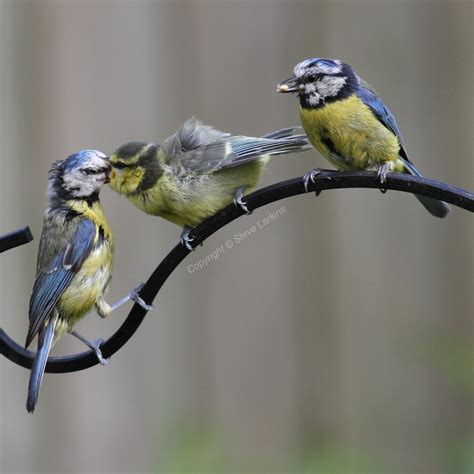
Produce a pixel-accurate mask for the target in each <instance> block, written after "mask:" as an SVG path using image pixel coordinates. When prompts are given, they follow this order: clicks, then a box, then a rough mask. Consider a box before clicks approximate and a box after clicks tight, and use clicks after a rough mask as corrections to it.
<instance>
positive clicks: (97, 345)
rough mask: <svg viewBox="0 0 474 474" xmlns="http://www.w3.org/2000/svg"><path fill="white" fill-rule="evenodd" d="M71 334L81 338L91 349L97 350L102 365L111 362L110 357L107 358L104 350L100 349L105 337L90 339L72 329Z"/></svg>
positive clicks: (96, 353)
mask: <svg viewBox="0 0 474 474" xmlns="http://www.w3.org/2000/svg"><path fill="white" fill-rule="evenodd" d="M71 335H72V336H74V337H76V338H77V339H79V340H80V341H81V342H83V343H84V344H85V345H86V346H87V347H89V349H92V350H93V351H94V352H95V355H96V357H97V360H98V361H99V364H100V365H106V364H108V363H109V362H110V358H108V359H106V358H105V357H104V356H103V355H102V351H101V350H100V346H101V345H102V344H103V343H104V340H103V339H101V338H99V339H95V340H94V341H89V339H86V338H85V337H83V336H81V335H80V334H79V333H77V332H76V331H71Z"/></svg>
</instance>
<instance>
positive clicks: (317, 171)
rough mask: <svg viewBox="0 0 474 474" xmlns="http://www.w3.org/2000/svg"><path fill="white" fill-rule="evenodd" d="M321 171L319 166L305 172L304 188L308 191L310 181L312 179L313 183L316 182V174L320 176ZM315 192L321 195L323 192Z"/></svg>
mask: <svg viewBox="0 0 474 474" xmlns="http://www.w3.org/2000/svg"><path fill="white" fill-rule="evenodd" d="M320 173H321V170H320V169H319V168H314V169H312V170H310V171H308V172H307V173H305V174H304V176H303V184H304V190H305V191H306V192H308V185H309V182H310V181H311V182H312V183H313V184H314V183H315V180H314V178H316V176H318V174H320ZM315 194H316V196H319V195H320V194H321V191H320V190H318V191H315Z"/></svg>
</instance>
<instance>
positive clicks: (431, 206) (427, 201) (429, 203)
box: [400, 157, 451, 218]
mask: <svg viewBox="0 0 474 474" xmlns="http://www.w3.org/2000/svg"><path fill="white" fill-rule="evenodd" d="M400 160H401V161H402V162H403V165H404V166H405V169H406V170H407V171H408V173H410V174H411V175H412V176H417V177H418V178H423V175H422V174H421V173H420V172H419V171H418V170H417V169H416V168H415V166H414V165H413V163H411V162H409V161H407V160H405V159H404V158H402V157H400ZM414 196H415V197H416V198H417V199H418V201H420V203H421V204H422V206H423V207H424V208H425V209H426V210H427V211H428V212H429V213H430V214H431V215H432V216H434V217H439V218H443V217H446V216H447V215H448V214H449V212H450V211H451V207H450V206H449V205H448V204H446V203H445V202H443V201H439V200H438V199H433V198H430V197H427V196H421V195H419V194H415V195H414Z"/></svg>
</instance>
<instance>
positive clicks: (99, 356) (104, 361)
mask: <svg viewBox="0 0 474 474" xmlns="http://www.w3.org/2000/svg"><path fill="white" fill-rule="evenodd" d="M104 342H105V341H104V340H103V339H102V338H99V339H95V340H94V341H92V345H91V349H92V350H93V351H94V352H95V356H96V357H97V360H98V361H99V364H100V365H107V364H108V363H109V362H110V357H108V358H107V359H106V358H105V357H104V356H103V355H102V351H101V350H100V346H101V345H102V344H103V343H104Z"/></svg>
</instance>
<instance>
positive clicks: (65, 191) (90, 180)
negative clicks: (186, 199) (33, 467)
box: [25, 150, 148, 413]
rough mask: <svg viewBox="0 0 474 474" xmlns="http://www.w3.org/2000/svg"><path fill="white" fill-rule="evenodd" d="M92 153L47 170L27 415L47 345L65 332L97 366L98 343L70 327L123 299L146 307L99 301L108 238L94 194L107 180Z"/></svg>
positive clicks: (106, 275)
mask: <svg viewBox="0 0 474 474" xmlns="http://www.w3.org/2000/svg"><path fill="white" fill-rule="evenodd" d="M105 158H106V156H105V155H104V154H103V153H101V152H99V151H95V150H82V151H79V152H78V153H74V154H73V155H71V156H69V157H68V158H66V159H65V160H63V161H57V162H55V163H54V164H53V165H52V167H51V170H50V172H49V178H48V191H47V198H46V210H45V212H44V217H43V231H42V234H41V240H40V244H39V251H38V261H37V266H36V279H35V283H34V286H33V291H32V294H31V299H30V308H29V319H30V324H29V329H28V335H27V338H26V343H25V348H27V347H28V346H29V345H30V344H31V342H32V340H33V339H34V337H35V336H36V335H38V350H37V353H36V356H35V359H34V362H33V365H32V368H31V375H30V381H29V386H28V399H27V402H26V408H27V410H28V412H30V413H31V412H33V411H34V409H35V406H36V403H37V400H38V394H39V389H40V385H41V380H42V378H43V374H44V370H45V366H46V362H47V359H48V355H49V352H50V350H51V347H52V346H53V344H54V343H55V342H56V341H57V340H58V338H59V337H60V336H61V335H63V334H64V333H65V332H69V333H72V334H73V335H75V336H76V337H78V338H79V339H80V340H81V341H83V342H85V343H86V344H87V345H88V346H89V347H91V348H92V349H94V351H95V352H96V354H97V357H98V358H99V361H100V362H101V363H105V362H106V361H105V360H104V359H103V357H102V354H101V352H100V349H99V343H98V342H97V341H96V342H91V341H87V340H86V339H84V338H83V337H82V336H80V335H79V334H77V333H76V332H75V331H73V326H74V324H75V323H77V321H79V320H80V319H81V318H82V317H83V316H85V314H86V313H87V312H88V311H89V310H90V309H91V308H92V307H93V306H95V308H96V310H97V312H98V313H99V315H100V316H101V317H105V316H107V315H108V314H109V313H110V312H111V311H113V310H114V309H115V308H117V307H118V306H120V305H121V304H123V303H125V302H126V301H128V300H134V301H137V302H138V303H140V304H142V305H144V307H146V308H147V309H148V307H147V305H145V303H144V302H143V301H142V300H141V298H140V297H139V296H138V291H139V289H140V288H141V287H138V288H137V289H135V290H133V291H132V292H130V294H128V295H127V296H126V297H124V298H122V299H121V300H120V301H118V302H117V303H116V304H115V305H112V306H110V305H109V304H108V303H107V302H106V301H105V300H104V291H105V289H106V288H107V286H108V284H109V282H110V279H111V277H112V262H113V253H114V239H113V236H112V230H111V229H110V226H109V224H108V222H107V220H106V218H105V215H104V213H103V211H102V206H101V204H100V201H99V191H100V188H101V187H102V185H103V184H104V183H105V182H108V179H109V178H108V175H109V172H110V165H109V163H108V162H107V161H106V160H105Z"/></svg>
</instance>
